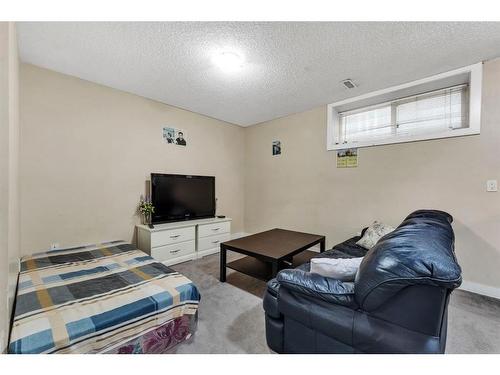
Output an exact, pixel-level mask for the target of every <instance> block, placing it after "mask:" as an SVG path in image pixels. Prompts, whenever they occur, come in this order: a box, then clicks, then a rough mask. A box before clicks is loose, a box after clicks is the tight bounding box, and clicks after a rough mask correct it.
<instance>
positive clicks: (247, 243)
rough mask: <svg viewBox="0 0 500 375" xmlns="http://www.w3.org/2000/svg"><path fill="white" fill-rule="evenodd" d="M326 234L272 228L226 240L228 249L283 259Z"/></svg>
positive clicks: (225, 243)
mask: <svg viewBox="0 0 500 375" xmlns="http://www.w3.org/2000/svg"><path fill="white" fill-rule="evenodd" d="M324 238H325V236H320V235H317V234H309V233H302V232H295V231H292V230H286V229H278V228H276V229H271V230H268V231H265V232H261V233H257V234H253V235H250V236H245V237H241V238H237V239H235V240H231V241H226V242H224V243H223V245H224V246H225V247H226V248H227V250H234V251H237V252H238V250H240V251H241V252H242V253H244V254H245V253H246V254H255V255H260V256H264V257H266V258H269V259H275V260H279V259H283V258H286V257H289V256H292V255H295V254H296V253H298V252H300V251H303V250H305V249H308V248H309V247H311V246H313V245H315V244H317V243H320V242H321V241H322V240H324Z"/></svg>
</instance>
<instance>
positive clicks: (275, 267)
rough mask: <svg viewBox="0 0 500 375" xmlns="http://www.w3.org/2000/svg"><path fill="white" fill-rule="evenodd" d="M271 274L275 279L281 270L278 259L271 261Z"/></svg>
mask: <svg viewBox="0 0 500 375" xmlns="http://www.w3.org/2000/svg"><path fill="white" fill-rule="evenodd" d="M271 267H272V269H271V276H272V277H273V279H274V278H275V277H276V275H277V274H278V271H279V262H278V261H276V262H272V263H271Z"/></svg>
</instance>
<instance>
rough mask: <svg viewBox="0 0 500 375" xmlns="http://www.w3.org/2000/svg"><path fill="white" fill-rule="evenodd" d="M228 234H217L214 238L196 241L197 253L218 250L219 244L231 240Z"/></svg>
mask: <svg viewBox="0 0 500 375" xmlns="http://www.w3.org/2000/svg"><path fill="white" fill-rule="evenodd" d="M230 237H231V235H230V234H229V233H224V234H218V235H216V236H210V237H204V238H200V239H199V240H198V251H203V250H208V249H213V248H214V247H217V248H219V247H220V243H221V242H225V241H229V240H230V239H231V238H230Z"/></svg>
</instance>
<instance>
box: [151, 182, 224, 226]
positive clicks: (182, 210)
mask: <svg viewBox="0 0 500 375" xmlns="http://www.w3.org/2000/svg"><path fill="white" fill-rule="evenodd" d="M151 202H152V203H153V206H154V208H155V212H154V213H153V215H152V222H153V224H158V223H165V222H169V221H180V220H193V219H202V218H208V217H214V216H215V177H213V176H189V175H179V174H160V173H151Z"/></svg>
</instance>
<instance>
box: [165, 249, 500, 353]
mask: <svg viewBox="0 0 500 375" xmlns="http://www.w3.org/2000/svg"><path fill="white" fill-rule="evenodd" d="M229 258H230V259H234V258H235V255H234V254H229ZM172 268H174V269H175V270H177V271H179V272H181V273H183V274H184V275H186V276H187V277H189V278H190V279H191V280H193V282H194V283H195V284H196V285H197V286H198V288H199V289H200V292H201V296H202V298H201V304H200V310H199V322H198V330H197V331H196V334H195V335H194V336H193V337H192V338H191V340H190V341H189V342H186V343H183V344H181V345H178V346H177V347H176V348H175V349H174V350H173V353H270V352H271V351H270V350H269V349H268V347H267V345H266V339H265V328H264V312H263V309H262V299H261V296H262V295H263V292H264V290H265V283H264V282H262V281H259V280H256V279H253V278H251V277H249V276H246V275H243V274H240V273H238V272H234V271H231V270H228V276H227V282H226V283H221V282H219V280H218V275H219V258H218V255H210V256H207V257H205V258H202V259H198V260H195V261H190V262H186V263H182V264H177V265H175V266H172ZM448 319H449V320H448V342H447V346H446V352H447V353H500V301H499V300H495V299H492V298H487V297H483V296H480V295H477V294H473V293H468V292H465V291H461V290H456V291H455V292H454V293H453V294H452V297H451V301H450V306H449V315H448Z"/></svg>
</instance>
